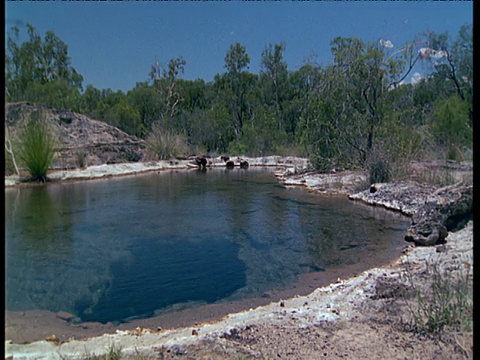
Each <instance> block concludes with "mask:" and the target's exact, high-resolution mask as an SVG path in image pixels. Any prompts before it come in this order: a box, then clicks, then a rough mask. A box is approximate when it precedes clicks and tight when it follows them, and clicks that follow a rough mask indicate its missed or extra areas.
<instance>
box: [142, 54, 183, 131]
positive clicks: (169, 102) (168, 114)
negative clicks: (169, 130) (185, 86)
mask: <svg viewBox="0 0 480 360" xmlns="http://www.w3.org/2000/svg"><path fill="white" fill-rule="evenodd" d="M186 63H187V62H186V61H185V60H184V59H183V58H182V57H181V56H180V57H177V58H175V59H170V61H169V62H168V67H167V69H162V66H161V64H160V62H159V61H157V62H156V63H155V65H153V66H152V69H151V71H150V78H151V79H152V82H153V87H154V89H155V90H156V91H157V93H158V94H159V95H160V98H161V99H162V102H163V104H164V106H163V108H162V111H161V112H160V117H161V122H162V124H163V125H169V122H170V120H171V119H173V118H174V117H175V116H176V115H177V113H178V110H179V104H180V103H181V102H182V101H183V98H182V97H181V96H180V93H179V92H178V91H177V90H176V88H175V87H176V85H177V82H178V77H179V75H181V74H183V72H184V71H185V65H186Z"/></svg>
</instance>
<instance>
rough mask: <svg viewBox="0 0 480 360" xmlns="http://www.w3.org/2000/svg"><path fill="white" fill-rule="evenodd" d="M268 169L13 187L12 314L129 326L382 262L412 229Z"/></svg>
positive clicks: (9, 192) (9, 210)
mask: <svg viewBox="0 0 480 360" xmlns="http://www.w3.org/2000/svg"><path fill="white" fill-rule="evenodd" d="M270 172H271V170H268V169H248V170H240V169H233V170H227V171H225V170H223V169H222V170H220V169H215V170H211V169H208V170H206V171H197V170H192V171H180V172H176V171H171V172H170V171H165V172H161V173H156V174H147V175H142V176H134V177H127V178H112V179H106V180H101V181H89V182H84V183H71V184H49V185H48V186H43V187H36V188H28V189H27V188H25V189H6V190H5V195H6V214H7V215H6V225H7V231H6V239H7V241H6V242H7V244H6V249H7V309H9V310H27V309H47V310H52V311H60V310H63V311H68V312H72V313H75V314H76V315H77V316H79V317H80V318H81V319H82V320H96V321H102V322H106V321H122V320H125V319H126V318H132V317H142V316H150V315H153V314H154V313H155V312H158V311H161V310H162V309H165V308H167V307H172V306H175V305H176V304H178V303H189V302H208V303H210V302H216V301H226V300H232V299H239V298H243V297H246V296H252V295H258V294H261V293H263V292H265V291H269V290H271V289H273V288H276V287H281V286H283V285H286V284H288V283H290V282H292V281H294V280H295V279H296V277H297V276H298V275H300V274H302V273H305V272H310V271H318V270H324V271H328V269H329V268H330V267H333V266H342V264H350V263H355V262H362V261H363V260H364V259H365V258H366V257H376V258H378V259H379V261H382V260H383V259H385V262H387V261H389V260H390V257H391V256H393V255H392V254H395V251H394V250H395V249H397V250H398V248H399V247H400V246H401V245H402V244H403V240H402V232H403V231H404V230H405V228H406V226H407V222H406V221H405V220H404V219H402V218H401V217H400V216H399V215H397V214H395V213H392V212H388V211H385V210H383V209H378V208H372V207H367V206H362V205H360V204H356V203H352V202H350V201H349V200H348V199H345V198H331V197H322V196H318V195H313V194H310V193H308V192H305V191H303V190H301V189H284V188H282V187H280V186H278V185H277V184H276V182H275V179H274V178H273V176H272V175H271V174H270Z"/></svg>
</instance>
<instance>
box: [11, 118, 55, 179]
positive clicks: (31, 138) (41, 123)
mask: <svg viewBox="0 0 480 360" xmlns="http://www.w3.org/2000/svg"><path fill="white" fill-rule="evenodd" d="M18 140H19V144H18V158H19V160H20V161H21V163H22V164H23V165H24V166H25V167H26V168H27V170H28V171H29V172H30V175H31V177H32V180H34V181H42V182H45V181H46V179H47V172H48V169H49V167H50V165H51V164H52V161H53V157H54V155H55V151H56V147H55V134H54V131H53V129H52V126H51V125H50V123H49V122H48V121H47V120H46V119H44V118H43V117H42V116H41V113H38V112H37V113H33V114H32V115H31V116H30V119H29V120H28V121H27V122H26V124H25V126H24V127H23V128H22V129H21V131H20V134H19V137H18Z"/></svg>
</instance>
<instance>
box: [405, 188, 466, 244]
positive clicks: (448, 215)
mask: <svg viewBox="0 0 480 360" xmlns="http://www.w3.org/2000/svg"><path fill="white" fill-rule="evenodd" d="M472 211H473V185H472V184H466V183H458V184H455V185H453V186H447V187H444V188H441V189H438V190H437V191H435V192H434V193H433V194H432V195H431V196H429V197H428V199H427V201H426V203H425V205H424V206H423V207H422V208H420V209H419V210H418V211H417V212H415V214H413V217H412V225H411V226H410V227H409V229H408V230H407V234H406V235H405V240H406V241H410V242H414V243H415V244H416V245H422V246H429V245H436V244H440V243H442V242H444V240H445V238H446V237H447V235H448V232H449V231H456V230H459V229H461V228H462V227H463V226H465V224H466V223H467V222H468V220H470V219H471V218H472Z"/></svg>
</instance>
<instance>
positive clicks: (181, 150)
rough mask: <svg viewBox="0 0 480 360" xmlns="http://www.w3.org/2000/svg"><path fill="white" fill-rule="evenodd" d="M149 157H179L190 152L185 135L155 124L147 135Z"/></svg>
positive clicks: (163, 158) (155, 158) (161, 158)
mask: <svg viewBox="0 0 480 360" xmlns="http://www.w3.org/2000/svg"><path fill="white" fill-rule="evenodd" d="M146 143H147V157H148V158H149V159H151V160H165V159H172V158H177V157H179V156H181V155H185V154H186V153H187V152H188V144H187V140H186V137H185V136H182V135H180V134H174V133H172V132H170V131H168V130H165V129H164V128H162V126H160V125H159V124H154V125H153V126H152V130H151V131H150V133H149V134H148V135H147V139H146Z"/></svg>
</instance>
